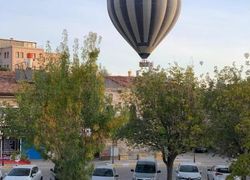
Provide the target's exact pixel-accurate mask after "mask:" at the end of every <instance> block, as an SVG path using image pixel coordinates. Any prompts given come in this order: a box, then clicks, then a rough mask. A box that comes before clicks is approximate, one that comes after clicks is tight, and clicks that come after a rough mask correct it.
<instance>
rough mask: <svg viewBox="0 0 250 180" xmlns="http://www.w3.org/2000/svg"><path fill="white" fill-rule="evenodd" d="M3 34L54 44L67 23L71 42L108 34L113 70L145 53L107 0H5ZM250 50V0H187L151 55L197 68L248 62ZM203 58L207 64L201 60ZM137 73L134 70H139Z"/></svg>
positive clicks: (104, 58)
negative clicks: (126, 34)
mask: <svg viewBox="0 0 250 180" xmlns="http://www.w3.org/2000/svg"><path fill="white" fill-rule="evenodd" d="M0 2H1V3H0V38H11V37H12V38H14V39H18V40H30V41H36V42H38V45H39V46H42V47H44V45H45V43H46V41H47V40H49V41H51V44H52V47H53V48H54V49H55V48H56V47H57V46H58V44H59V42H60V41H61V33H62V31H63V29H67V30H68V33H69V37H70V46H72V42H73V41H74V38H79V39H80V40H81V41H82V40H83V37H84V35H86V34H87V33H88V32H89V31H93V32H97V33H98V34H99V35H101V36H102V37H103V41H102V44H101V55H100V58H99V63H101V64H102V65H104V66H105V67H106V68H107V69H108V71H109V72H111V73H112V74H113V75H126V74H127V71H128V70H132V71H133V72H135V70H136V69H138V62H139V61H140V57H139V56H138V55H137V54H136V52H135V51H134V50H133V49H132V48H131V47H130V46H129V45H128V44H127V42H126V41H125V40H123V38H122V37H121V36H120V34H119V33H118V32H117V31H116V29H115V28H114V26H113V24H112V23H111V21H110V19H109V17H108V13H107V8H106V0H7V1H6V0H0ZM245 52H250V0H183V1H182V11H181V15H180V18H179V20H178V22H177V24H176V26H175V27H174V29H173V30H172V31H171V33H170V34H169V35H168V36H167V37H166V38H165V39H164V40H163V42H162V43H161V44H160V45H159V46H158V48H157V49H156V50H155V51H154V52H153V54H152V55H151V56H150V60H152V61H154V64H155V65H161V66H162V67H167V66H168V64H169V63H173V62H178V63H179V64H181V65H182V66H186V65H190V64H192V65H195V66H196V71H197V72H199V73H200V72H207V71H212V69H213V67H214V66H215V65H218V66H224V65H230V64H232V62H233V61H237V62H238V63H243V62H244V57H243V54H244V53H245ZM200 61H204V65H203V66H199V62H200ZM134 74H135V73H134Z"/></svg>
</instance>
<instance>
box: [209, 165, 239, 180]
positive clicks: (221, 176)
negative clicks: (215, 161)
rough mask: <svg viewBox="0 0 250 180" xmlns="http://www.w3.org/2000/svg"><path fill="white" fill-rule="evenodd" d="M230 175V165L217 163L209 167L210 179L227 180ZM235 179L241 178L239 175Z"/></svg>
mask: <svg viewBox="0 0 250 180" xmlns="http://www.w3.org/2000/svg"><path fill="white" fill-rule="evenodd" d="M229 175H230V169H229V166H226V165H217V166H213V167H211V168H208V169H207V179H208V180H226V179H227V176H229ZM234 179H235V180H240V178H239V177H235V178H234Z"/></svg>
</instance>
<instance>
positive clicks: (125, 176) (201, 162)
mask: <svg viewBox="0 0 250 180" xmlns="http://www.w3.org/2000/svg"><path fill="white" fill-rule="evenodd" d="M193 159H194V156H193V154H192V153H186V154H183V155H180V156H178V157H177V158H176V161H175V167H176V166H177V165H178V164H179V163H180V162H193ZM195 160H196V163H197V165H198V166H199V168H200V170H201V172H202V177H203V179H204V180H206V169H207V167H211V166H212V165H220V164H228V159H227V158H221V157H219V156H213V155H212V154H205V153H204V154H196V156H195ZM105 163H108V161H104V162H103V161H96V162H95V164H98V165H100V164H105ZM135 163H136V161H116V162H115V167H116V169H117V172H118V174H119V177H120V178H119V179H120V180H131V179H132V176H133V173H132V172H131V171H130V170H131V169H134V167H135ZM158 163H159V170H161V173H160V174H159V180H166V167H165V165H164V164H163V163H162V162H161V161H159V162H158ZM32 164H36V165H38V166H39V167H40V168H41V170H42V173H43V177H44V180H50V178H51V176H50V174H51V173H50V169H51V168H53V164H52V163H51V162H49V161H32ZM174 169H175V168H174ZM9 170H10V167H2V171H3V172H4V173H5V172H8V171H9ZM173 177H174V179H175V173H174V172H173Z"/></svg>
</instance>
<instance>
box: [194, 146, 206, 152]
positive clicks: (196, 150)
mask: <svg viewBox="0 0 250 180" xmlns="http://www.w3.org/2000/svg"><path fill="white" fill-rule="evenodd" d="M194 152H195V153H207V152H208V151H207V148H205V147H196V148H195V149H194Z"/></svg>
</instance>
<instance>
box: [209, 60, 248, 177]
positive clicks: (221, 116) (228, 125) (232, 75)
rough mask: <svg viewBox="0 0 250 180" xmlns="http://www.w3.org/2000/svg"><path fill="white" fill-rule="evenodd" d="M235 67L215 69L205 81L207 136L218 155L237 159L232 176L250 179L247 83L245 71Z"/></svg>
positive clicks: (242, 68)
mask: <svg viewBox="0 0 250 180" xmlns="http://www.w3.org/2000/svg"><path fill="white" fill-rule="evenodd" d="M244 72H245V71H244V67H243V66H241V67H237V66H236V65H235V64H233V65H232V66H226V67H224V68H223V69H222V70H218V69H217V68H215V77H214V78H213V79H210V80H209V83H208V84H209V88H208V89H207V92H206V96H205V97H206V98H205V108H206V110H207V115H208V117H207V119H209V121H208V122H209V124H208V125H209V126H208V128H209V131H208V132H209V134H210V139H211V140H212V142H213V146H214V147H215V149H216V150H217V152H218V153H220V154H222V155H227V156H229V157H233V158H236V159H238V160H237V161H236V162H235V163H233V165H232V169H233V173H232V174H233V175H241V176H246V175H250V171H249V167H250V164H249V159H248V158H249V153H250V145H249V144H250V134H249V132H250V111H249V109H250V94H249V92H250V79H249V75H248V70H246V74H244Z"/></svg>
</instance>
